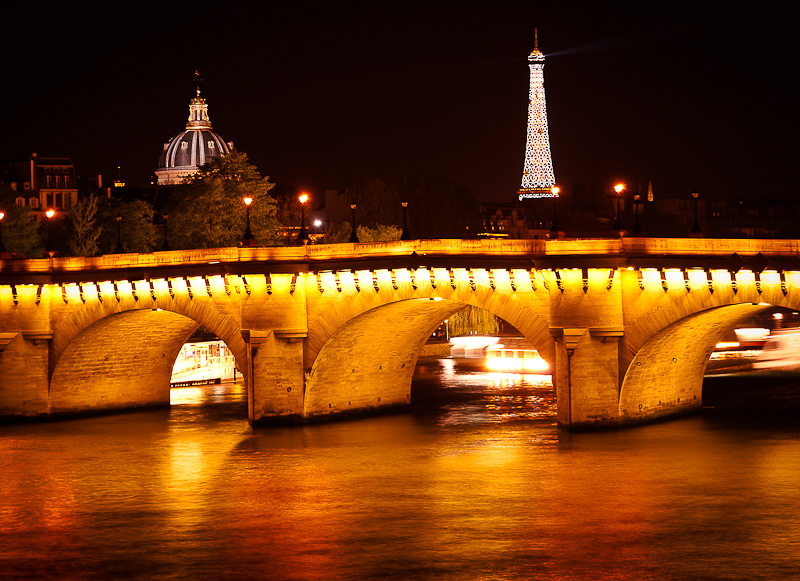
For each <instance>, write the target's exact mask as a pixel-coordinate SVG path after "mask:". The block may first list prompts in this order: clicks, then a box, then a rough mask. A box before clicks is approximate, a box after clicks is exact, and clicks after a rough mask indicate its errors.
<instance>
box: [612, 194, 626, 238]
mask: <svg viewBox="0 0 800 581" xmlns="http://www.w3.org/2000/svg"><path fill="white" fill-rule="evenodd" d="M623 191H625V184H623V183H619V184H617V185H615V186H614V192H616V194H617V216H616V220H615V221H614V230H622V221H621V220H620V215H619V200H620V198H621V197H622V192H623Z"/></svg>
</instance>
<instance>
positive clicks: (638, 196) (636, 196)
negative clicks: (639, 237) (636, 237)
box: [633, 192, 642, 234]
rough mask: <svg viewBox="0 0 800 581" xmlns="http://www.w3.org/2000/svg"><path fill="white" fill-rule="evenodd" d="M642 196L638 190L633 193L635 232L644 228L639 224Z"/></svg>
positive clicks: (637, 232)
mask: <svg viewBox="0 0 800 581" xmlns="http://www.w3.org/2000/svg"><path fill="white" fill-rule="evenodd" d="M641 199H642V196H641V194H639V193H638V192H637V193H635V194H633V215H634V223H633V233H634V234H639V233H640V232H641V231H642V229H641V227H640V226H639V203H640V202H641Z"/></svg>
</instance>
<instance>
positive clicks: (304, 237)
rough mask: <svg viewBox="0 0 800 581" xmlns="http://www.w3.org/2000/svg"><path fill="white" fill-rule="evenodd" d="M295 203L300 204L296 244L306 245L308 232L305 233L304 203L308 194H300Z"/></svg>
mask: <svg viewBox="0 0 800 581" xmlns="http://www.w3.org/2000/svg"><path fill="white" fill-rule="evenodd" d="M297 201H298V202H300V233H299V234H298V235H297V240H298V242H301V243H303V244H308V232H307V231H306V202H307V201H308V194H307V193H305V192H302V193H301V194H300V195H299V196H298V197H297Z"/></svg>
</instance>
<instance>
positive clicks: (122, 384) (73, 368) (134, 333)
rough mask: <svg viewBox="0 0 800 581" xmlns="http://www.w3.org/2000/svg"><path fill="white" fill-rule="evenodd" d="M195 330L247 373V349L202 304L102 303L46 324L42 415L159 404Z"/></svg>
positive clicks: (225, 321) (226, 319)
mask: <svg viewBox="0 0 800 581" xmlns="http://www.w3.org/2000/svg"><path fill="white" fill-rule="evenodd" d="M200 326H203V327H206V328H207V329H209V330H210V331H212V332H213V333H215V334H216V335H217V336H218V337H219V338H220V339H221V340H222V341H224V342H225V343H226V345H227V346H228V347H229V348H230V349H231V352H232V353H233V354H234V357H235V358H236V361H237V362H238V364H239V367H240V369H241V370H242V371H243V374H245V378H246V380H247V374H248V372H249V369H248V367H247V365H246V364H245V363H246V361H247V347H246V344H245V342H244V340H243V338H242V335H241V331H240V328H239V326H238V325H237V324H236V322H235V321H233V320H232V318H231V317H230V316H229V315H226V314H225V313H223V312H221V310H220V309H218V308H216V307H215V306H213V305H211V304H208V303H206V302H203V301H196V300H187V299H181V298H177V299H173V298H170V297H169V296H167V297H163V296H162V297H157V298H156V299H154V300H153V301H145V300H140V301H134V300H120V301H116V300H104V301H97V302H94V303H93V304H90V305H84V307H83V308H81V309H80V310H78V311H77V312H72V313H67V314H65V316H63V317H62V318H60V319H59V320H57V322H55V323H54V325H53V327H54V328H53V338H52V340H51V349H50V352H49V368H50V381H49V388H48V401H49V405H48V408H49V413H54V414H68V413H73V412H81V413H86V412H92V411H100V410H111V409H122V408H134V407H142V406H153V405H166V404H168V403H169V397H170V396H169V393H170V392H169V390H170V376H171V373H172V368H173V365H174V363H175V359H176V357H177V355H178V353H179V352H180V349H181V347H182V346H183V344H184V343H185V342H186V340H187V339H188V338H189V337H190V336H191V335H192V333H193V332H194V331H195V330H197V329H198V328H199V327H200Z"/></svg>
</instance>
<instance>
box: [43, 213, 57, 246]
mask: <svg viewBox="0 0 800 581" xmlns="http://www.w3.org/2000/svg"><path fill="white" fill-rule="evenodd" d="M44 215H45V216H47V245H46V246H45V252H48V253H49V252H52V251H53V249H52V248H51V245H50V241H51V240H52V233H53V216H55V215H56V211H55V210H53V209H52V208H51V209H49V210H47V211H46V212H45V213H44Z"/></svg>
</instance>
